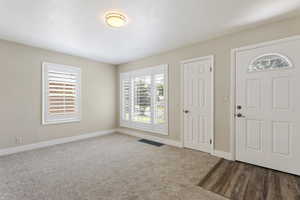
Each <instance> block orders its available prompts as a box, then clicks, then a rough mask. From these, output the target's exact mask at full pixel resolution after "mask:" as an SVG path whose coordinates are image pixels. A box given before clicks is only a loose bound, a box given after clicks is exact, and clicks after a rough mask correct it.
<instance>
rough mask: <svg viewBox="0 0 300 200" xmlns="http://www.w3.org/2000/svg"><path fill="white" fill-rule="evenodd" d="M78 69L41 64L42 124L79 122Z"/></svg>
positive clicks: (79, 73) (79, 74) (79, 75)
mask: <svg viewBox="0 0 300 200" xmlns="http://www.w3.org/2000/svg"><path fill="white" fill-rule="evenodd" d="M80 79H81V71H80V68H77V67H71V66H65V65H58V64H52V63H44V64H43V124H52V123H65V122H74V121H80Z"/></svg>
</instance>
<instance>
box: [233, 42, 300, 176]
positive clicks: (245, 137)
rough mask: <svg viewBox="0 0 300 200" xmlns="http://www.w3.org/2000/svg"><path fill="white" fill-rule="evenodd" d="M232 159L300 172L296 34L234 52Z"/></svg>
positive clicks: (299, 66)
mask: <svg viewBox="0 0 300 200" xmlns="http://www.w3.org/2000/svg"><path fill="white" fill-rule="evenodd" d="M236 158H237V160H240V161H243V162H247V163H251V164H254V165H259V166H263V167H267V168H272V169H275V170H280V171H284V172H288V173H293V174H298V175H300V37H298V38H293V39H292V40H291V39H290V40H288V39H287V40H280V41H277V42H273V43H268V44H266V45H259V46H256V47H253V48H252V47H251V48H245V49H241V50H238V51H237V52H236Z"/></svg>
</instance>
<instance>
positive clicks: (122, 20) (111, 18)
mask: <svg viewBox="0 0 300 200" xmlns="http://www.w3.org/2000/svg"><path fill="white" fill-rule="evenodd" d="M105 21H106V23H107V24H108V25H109V26H111V27H114V28H119V27H122V26H124V25H126V24H127V17H126V16H125V15H123V14H121V13H119V12H115V11H113V12H108V13H106V15H105Z"/></svg>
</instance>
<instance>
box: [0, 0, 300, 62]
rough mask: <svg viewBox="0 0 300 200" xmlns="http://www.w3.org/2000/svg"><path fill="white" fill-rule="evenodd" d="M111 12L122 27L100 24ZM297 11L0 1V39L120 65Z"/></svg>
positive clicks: (248, 0)
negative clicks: (123, 21)
mask: <svg viewBox="0 0 300 200" xmlns="http://www.w3.org/2000/svg"><path fill="white" fill-rule="evenodd" d="M112 9H114V10H119V11H122V12H123V13H125V14H126V15H127V16H128V17H129V20H130V22H129V24H128V25H127V26H126V27H123V28H120V29H114V28H110V27H108V26H107V25H106V24H105V23H104V20H103V15H104V14H105V12H107V11H109V10H112ZM299 11H300V0H0V19H1V20H0V38H2V39H6V40H11V41H16V42H20V43H24V44H28V45H32V46H37V47H41V48H46V49H51V50H55V51H59V52H64V53H68V54H72V55H78V56H82V57H87V58H91V59H94V60H98V61H102V62H107V63H112V64H120V63H126V62H129V61H132V60H135V59H138V58H142V57H146V56H150V55H153V54H158V53H160V52H164V51H168V50H171V49H174V48H178V47H182V46H185V45H188V44H191V43H195V42H198V41H203V40H206V39H210V38H212V37H214V36H219V35H221V34H224V33H228V32H233V31H237V30H240V29H242V28H246V27H248V26H251V25H253V24H257V23H264V22H267V21H270V20H277V19H281V18H285V17H290V16H292V15H296V14H297V13H299Z"/></svg>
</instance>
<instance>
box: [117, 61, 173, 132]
mask: <svg viewBox="0 0 300 200" xmlns="http://www.w3.org/2000/svg"><path fill="white" fill-rule="evenodd" d="M167 80H168V66H167V65H161V66H157V67H151V68H146V69H142V70H136V71H131V72H127V73H121V74H120V114H121V115H120V125H121V126H122V127H129V128H135V129H140V130H145V131H150V132H156V133H161V134H168V112H167V106H168V105H167V91H168V90H167V82H168V81H167Z"/></svg>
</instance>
